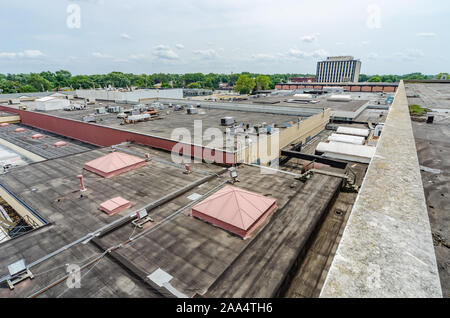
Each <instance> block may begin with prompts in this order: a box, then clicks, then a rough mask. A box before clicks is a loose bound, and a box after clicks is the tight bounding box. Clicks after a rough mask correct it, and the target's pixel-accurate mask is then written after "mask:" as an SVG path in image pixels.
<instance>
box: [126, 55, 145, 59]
mask: <svg viewBox="0 0 450 318" xmlns="http://www.w3.org/2000/svg"><path fill="white" fill-rule="evenodd" d="M146 58H147V56H146V55H145V54H131V55H130V59H132V60H144V59H146Z"/></svg>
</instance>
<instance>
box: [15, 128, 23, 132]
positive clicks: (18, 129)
mask: <svg viewBox="0 0 450 318" xmlns="http://www.w3.org/2000/svg"><path fill="white" fill-rule="evenodd" d="M14 131H15V132H24V131H25V129H23V128H17V129H16V130H14Z"/></svg>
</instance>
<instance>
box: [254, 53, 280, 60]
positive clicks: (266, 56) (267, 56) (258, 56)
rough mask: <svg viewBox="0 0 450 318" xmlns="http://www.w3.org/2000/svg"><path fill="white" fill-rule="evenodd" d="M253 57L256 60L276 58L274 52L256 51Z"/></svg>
mask: <svg viewBox="0 0 450 318" xmlns="http://www.w3.org/2000/svg"><path fill="white" fill-rule="evenodd" d="M252 59H256V60H275V59H276V56H275V55H273V54H267V53H256V54H253V55H252Z"/></svg>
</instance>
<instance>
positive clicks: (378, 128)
mask: <svg viewBox="0 0 450 318" xmlns="http://www.w3.org/2000/svg"><path fill="white" fill-rule="evenodd" d="M383 127H384V124H378V125H376V126H375V130H374V132H373V136H374V137H380V136H381V131H382V130H383Z"/></svg>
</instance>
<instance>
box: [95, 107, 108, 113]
mask: <svg viewBox="0 0 450 318" xmlns="http://www.w3.org/2000/svg"><path fill="white" fill-rule="evenodd" d="M95 113H96V114H98V115H101V114H106V110H105V107H99V108H96V109H95Z"/></svg>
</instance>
